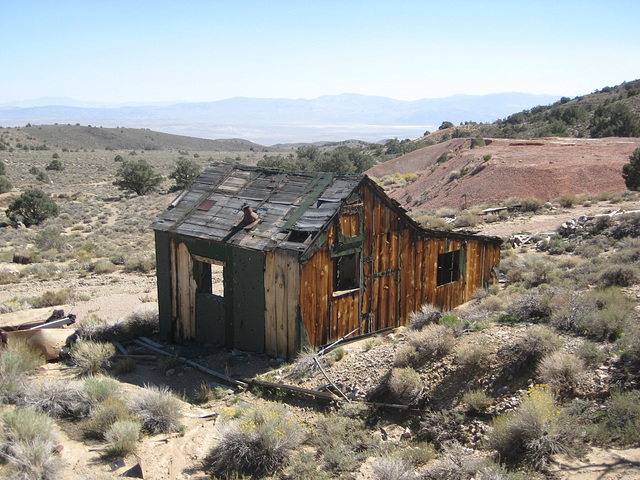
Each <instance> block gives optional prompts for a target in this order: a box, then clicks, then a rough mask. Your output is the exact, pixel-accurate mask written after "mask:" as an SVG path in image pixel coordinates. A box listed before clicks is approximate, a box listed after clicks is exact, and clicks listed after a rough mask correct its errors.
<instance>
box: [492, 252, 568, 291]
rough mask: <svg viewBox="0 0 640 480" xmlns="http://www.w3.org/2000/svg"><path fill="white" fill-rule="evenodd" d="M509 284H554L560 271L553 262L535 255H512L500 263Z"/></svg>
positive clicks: (531, 285)
mask: <svg viewBox="0 0 640 480" xmlns="http://www.w3.org/2000/svg"><path fill="white" fill-rule="evenodd" d="M500 270H501V271H502V272H504V273H505V275H506V277H507V281H508V282H509V283H510V284H522V285H523V286H524V287H525V288H534V287H537V286H539V285H544V284H555V283H557V282H558V281H559V279H560V271H559V269H558V267H557V266H556V264H555V262H553V261H550V260H547V259H545V258H539V257H535V256H524V257H523V256H513V257H511V258H507V259H505V260H504V261H503V262H502V263H501V264H500Z"/></svg>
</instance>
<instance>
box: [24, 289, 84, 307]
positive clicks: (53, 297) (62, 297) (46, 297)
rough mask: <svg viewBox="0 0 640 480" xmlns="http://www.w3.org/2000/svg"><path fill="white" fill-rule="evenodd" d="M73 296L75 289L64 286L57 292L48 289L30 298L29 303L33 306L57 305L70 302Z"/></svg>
mask: <svg viewBox="0 0 640 480" xmlns="http://www.w3.org/2000/svg"><path fill="white" fill-rule="evenodd" d="M72 298H73V290H72V289H71V288H63V289H60V290H58V291H55V292H53V291H51V290H48V291H46V292H44V293H43V294H42V295H41V296H39V297H33V298H30V299H29V303H30V304H31V305H32V306H33V308H44V307H55V306H57V305H65V304H67V303H70V302H71V299H72Z"/></svg>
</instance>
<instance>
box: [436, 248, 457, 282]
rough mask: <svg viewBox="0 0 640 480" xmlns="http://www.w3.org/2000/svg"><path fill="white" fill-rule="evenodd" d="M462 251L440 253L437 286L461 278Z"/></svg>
mask: <svg viewBox="0 0 640 480" xmlns="http://www.w3.org/2000/svg"><path fill="white" fill-rule="evenodd" d="M460 252H461V250H453V251H451V252H447V253H439V254H438V271H437V282H436V286H437V287H441V286H443V285H447V284H449V283H454V282H457V281H458V280H459V279H460Z"/></svg>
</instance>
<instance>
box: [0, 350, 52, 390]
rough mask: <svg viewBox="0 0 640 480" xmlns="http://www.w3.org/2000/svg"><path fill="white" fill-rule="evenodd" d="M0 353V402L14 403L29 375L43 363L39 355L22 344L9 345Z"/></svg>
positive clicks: (43, 360) (42, 358)
mask: <svg viewBox="0 0 640 480" xmlns="http://www.w3.org/2000/svg"><path fill="white" fill-rule="evenodd" d="M1 352H2V353H0V402H2V401H14V400H15V395H16V394H17V393H18V392H19V391H20V389H21V387H22V385H23V384H24V383H25V382H26V380H27V377H28V375H29V374H30V373H33V372H34V371H35V369H36V368H37V367H39V366H40V365H43V364H44V363H45V359H44V357H43V356H42V354H41V353H39V352H36V351H35V350H33V349H32V348H30V347H29V346H28V345H26V344H24V343H17V344H12V345H9V346H8V347H5V348H4V349H2V351H1Z"/></svg>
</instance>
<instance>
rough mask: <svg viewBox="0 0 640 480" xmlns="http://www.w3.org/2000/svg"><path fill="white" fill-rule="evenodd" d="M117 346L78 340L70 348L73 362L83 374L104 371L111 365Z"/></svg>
mask: <svg viewBox="0 0 640 480" xmlns="http://www.w3.org/2000/svg"><path fill="white" fill-rule="evenodd" d="M115 353H116V348H115V347H114V346H113V345H112V344H111V343H104V342H94V341H93V340H85V341H82V342H78V343H76V344H75V345H73V347H71V349H70V350H69V356H70V358H71V362H72V363H73V364H74V365H75V366H76V367H78V368H79V369H80V374H81V375H96V374H98V373H103V372H104V371H105V370H106V369H107V368H109V366H110V365H111V362H110V359H111V357H113V355H115Z"/></svg>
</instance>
